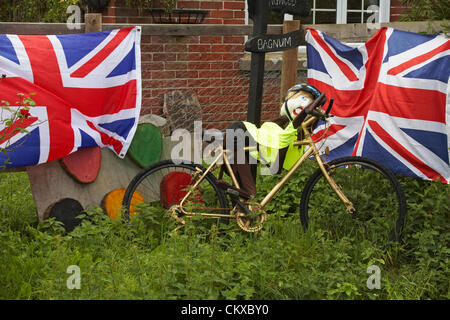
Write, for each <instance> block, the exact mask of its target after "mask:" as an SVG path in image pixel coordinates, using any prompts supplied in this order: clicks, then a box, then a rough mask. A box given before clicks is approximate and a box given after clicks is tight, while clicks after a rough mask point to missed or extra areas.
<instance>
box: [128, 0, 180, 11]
mask: <svg viewBox="0 0 450 320" xmlns="http://www.w3.org/2000/svg"><path fill="white" fill-rule="evenodd" d="M177 2H178V0H126V2H125V3H126V4H127V6H130V7H135V8H138V9H139V10H140V11H142V10H143V9H152V8H163V9H164V10H166V12H171V11H172V10H173V9H174V8H176V6H177Z"/></svg>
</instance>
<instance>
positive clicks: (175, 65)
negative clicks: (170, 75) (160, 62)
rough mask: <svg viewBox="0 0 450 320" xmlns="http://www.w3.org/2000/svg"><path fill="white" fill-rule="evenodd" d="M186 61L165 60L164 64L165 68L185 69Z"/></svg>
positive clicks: (186, 66)
mask: <svg viewBox="0 0 450 320" xmlns="http://www.w3.org/2000/svg"><path fill="white" fill-rule="evenodd" d="M187 68H188V64H187V62H166V63H165V64H164V69H165V70H187Z"/></svg>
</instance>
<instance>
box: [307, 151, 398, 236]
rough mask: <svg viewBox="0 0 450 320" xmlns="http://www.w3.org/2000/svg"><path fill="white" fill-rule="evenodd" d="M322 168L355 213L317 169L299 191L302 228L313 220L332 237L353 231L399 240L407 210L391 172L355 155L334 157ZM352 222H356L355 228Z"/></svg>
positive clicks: (308, 225)
mask: <svg viewBox="0 0 450 320" xmlns="http://www.w3.org/2000/svg"><path fill="white" fill-rule="evenodd" d="M325 167H326V168H327V171H328V173H329V174H330V175H331V177H332V178H333V179H334V180H335V181H336V183H337V184H338V185H339V186H340V188H341V189H342V191H343V192H344V194H345V195H346V196H347V197H348V198H349V200H350V201H352V203H353V204H354V205H355V206H356V210H357V212H356V213H355V214H350V213H347V211H346V208H345V205H344V204H343V203H342V201H341V200H340V199H339V198H338V196H337V195H336V193H335V192H334V191H333V190H332V188H331V187H330V186H329V184H328V183H327V182H326V179H325V177H324V175H323V173H322V171H321V170H320V169H318V170H316V171H315V172H314V173H313V174H312V175H311V177H310V178H309V180H308V182H307V183H306V185H305V188H304V189H303V192H302V197H301V201H300V220H301V223H302V226H303V228H304V230H307V229H308V228H309V227H310V226H311V220H316V221H315V222H314V227H315V229H322V230H324V231H325V232H328V233H329V234H331V236H332V237H338V236H339V235H340V236H344V235H348V233H352V232H353V233H360V234H361V235H363V238H365V239H370V240H371V241H375V242H379V241H386V240H391V241H398V240H399V239H400V235H401V231H402V230H403V227H404V224H405V217H406V211H407V207H406V199H405V194H404V192H403V189H402V187H401V185H400V183H399V182H398V180H397V178H396V177H395V176H394V174H393V173H392V172H391V171H389V170H388V169H387V168H386V167H384V166H383V165H381V164H380V163H378V162H377V161H374V160H372V159H368V158H363V157H357V156H353V157H344V158H339V159H335V160H333V161H331V162H329V163H327V164H326V165H325ZM355 221H357V222H358V223H357V224H358V225H359V226H357V227H356V228H355V227H354V222H355ZM335 224H337V225H335ZM349 228H350V230H349ZM327 229H328V230H327ZM330 229H331V230H330ZM333 233H334V234H333ZM386 237H387V238H388V239H386Z"/></svg>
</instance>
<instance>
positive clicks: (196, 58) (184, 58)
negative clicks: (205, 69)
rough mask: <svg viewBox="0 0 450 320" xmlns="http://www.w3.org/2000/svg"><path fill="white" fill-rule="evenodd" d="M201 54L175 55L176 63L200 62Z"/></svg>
mask: <svg viewBox="0 0 450 320" xmlns="http://www.w3.org/2000/svg"><path fill="white" fill-rule="evenodd" d="M201 60H202V54H201V53H177V61H201Z"/></svg>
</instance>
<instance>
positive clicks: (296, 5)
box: [269, 0, 311, 17]
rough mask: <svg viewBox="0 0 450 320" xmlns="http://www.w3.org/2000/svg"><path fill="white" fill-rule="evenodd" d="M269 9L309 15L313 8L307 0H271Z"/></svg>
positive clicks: (303, 15)
mask: <svg viewBox="0 0 450 320" xmlns="http://www.w3.org/2000/svg"><path fill="white" fill-rule="evenodd" d="M269 9H271V10H276V11H281V12H282V13H289V14H293V15H296V16H300V17H307V16H309V12H310V10H311V8H310V7H309V3H308V1H306V0H269Z"/></svg>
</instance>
